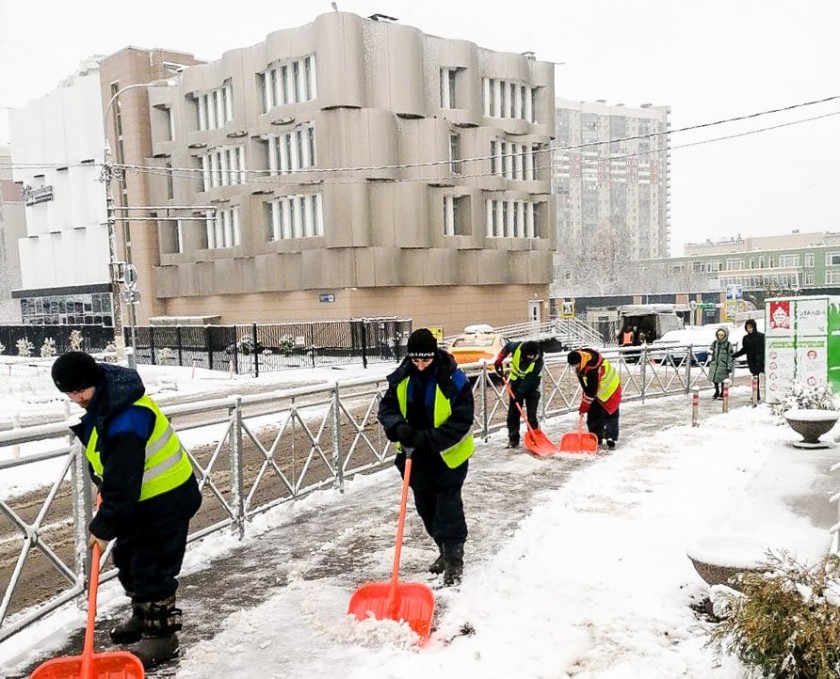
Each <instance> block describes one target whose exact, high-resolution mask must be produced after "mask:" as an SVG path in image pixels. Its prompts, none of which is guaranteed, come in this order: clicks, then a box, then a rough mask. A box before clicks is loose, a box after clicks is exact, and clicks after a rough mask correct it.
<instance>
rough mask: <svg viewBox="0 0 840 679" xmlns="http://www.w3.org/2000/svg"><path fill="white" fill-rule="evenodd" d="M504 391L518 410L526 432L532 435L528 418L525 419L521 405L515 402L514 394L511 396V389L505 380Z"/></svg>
mask: <svg viewBox="0 0 840 679" xmlns="http://www.w3.org/2000/svg"><path fill="white" fill-rule="evenodd" d="M505 389H507V392H508V394H510V398H511V399H512V400H513V402H514V403H515V404H516V408H517V410H519V416H520V417H521V418H522V419H523V420H525V427H526V428H527V429H528V431H529V432H530V433H533V432H534V430H533V429H532V428H531V423H530V422H528V418H527V417H525V412H524V411H523V410H522V406H521V405H519V401H517V400H516V396H514V394H513V389H511V388H510V382H509V381H508V380H505Z"/></svg>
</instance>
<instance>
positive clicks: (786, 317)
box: [766, 299, 797, 337]
mask: <svg viewBox="0 0 840 679" xmlns="http://www.w3.org/2000/svg"><path fill="white" fill-rule="evenodd" d="M796 304H797V302H795V301H794V300H792V299H779V300H774V301H772V302H769V303H768V306H769V308H768V310H767V319H766V321H767V336H768V337H771V336H774V337H793V334H794V327H793V315H794V312H795V311H796Z"/></svg>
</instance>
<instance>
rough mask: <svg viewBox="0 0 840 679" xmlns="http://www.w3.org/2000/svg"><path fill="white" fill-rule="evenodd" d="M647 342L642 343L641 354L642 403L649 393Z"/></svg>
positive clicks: (640, 388)
mask: <svg viewBox="0 0 840 679" xmlns="http://www.w3.org/2000/svg"><path fill="white" fill-rule="evenodd" d="M647 362H648V357H647V344H643V345H642V353H641V354H640V355H639V382H640V383H641V384H640V385H639V390H640V392H641V394H640V396H641V397H642V403H644V402H645V396H646V395H647V374H646V373H647Z"/></svg>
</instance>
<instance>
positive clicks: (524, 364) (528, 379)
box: [496, 342, 544, 400]
mask: <svg viewBox="0 0 840 679" xmlns="http://www.w3.org/2000/svg"><path fill="white" fill-rule="evenodd" d="M521 344H523V343H522V342H508V343H507V344H505V346H504V347H502V350H501V351H500V352H499V355H498V356H497V357H496V363H497V364H499V363H501V362H502V361H503V360H504V359H505V357H506V356H508V355H510V356H513V354H514V352H516V350H517V349H518V348H519V345H521ZM520 361H521V362H520V364H519V367H520V369H521V370H526V369H527V368H528V366H529V365H530V364H529V363H528V361H527V359H526V358H525V356H521V355H520ZM543 364H544V362H543V352H542V349H540V352H539V354H537V358H536V360H535V361H534V369H533V370H532V371H531V372H529V373H528V374H527V375H525V376H524V377H521V378H520V379H518V380H511V381H510V388H511V390H512V391H513V393H514V395H515V396H516V398H517V399H519V400H522V399H523V398H524V397H525V396H526V395H527V394H530V393H531V392H532V391H537V390H538V389H539V388H540V380H541V379H542V371H543Z"/></svg>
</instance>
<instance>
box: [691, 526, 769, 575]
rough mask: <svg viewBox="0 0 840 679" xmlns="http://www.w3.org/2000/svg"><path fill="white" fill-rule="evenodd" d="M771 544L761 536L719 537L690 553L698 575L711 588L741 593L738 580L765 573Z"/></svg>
mask: <svg viewBox="0 0 840 679" xmlns="http://www.w3.org/2000/svg"><path fill="white" fill-rule="evenodd" d="M770 548H771V544H770V543H769V542H767V541H765V540H763V539H761V538H759V537H757V536H753V535H745V534H741V533H716V534H712V535H704V536H701V537H700V538H698V539H697V540H695V541H694V542H693V543H692V544H691V545H690V546H689V547H688V549H687V550H686V556H688V558H689V559H690V560H691V563H692V564H693V565H694V569H695V570H696V571H697V574H698V575H699V576H700V577H701V578H703V580H705V581H706V583H707V584H709V585H710V586H711V585H727V586H728V587H731V588H733V589H739V583H738V579H737V577H736V576H738V575H740V574H742V573H748V572H753V573H759V572H761V563H762V562H764V561H766V560H767V551H768V549H770Z"/></svg>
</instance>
